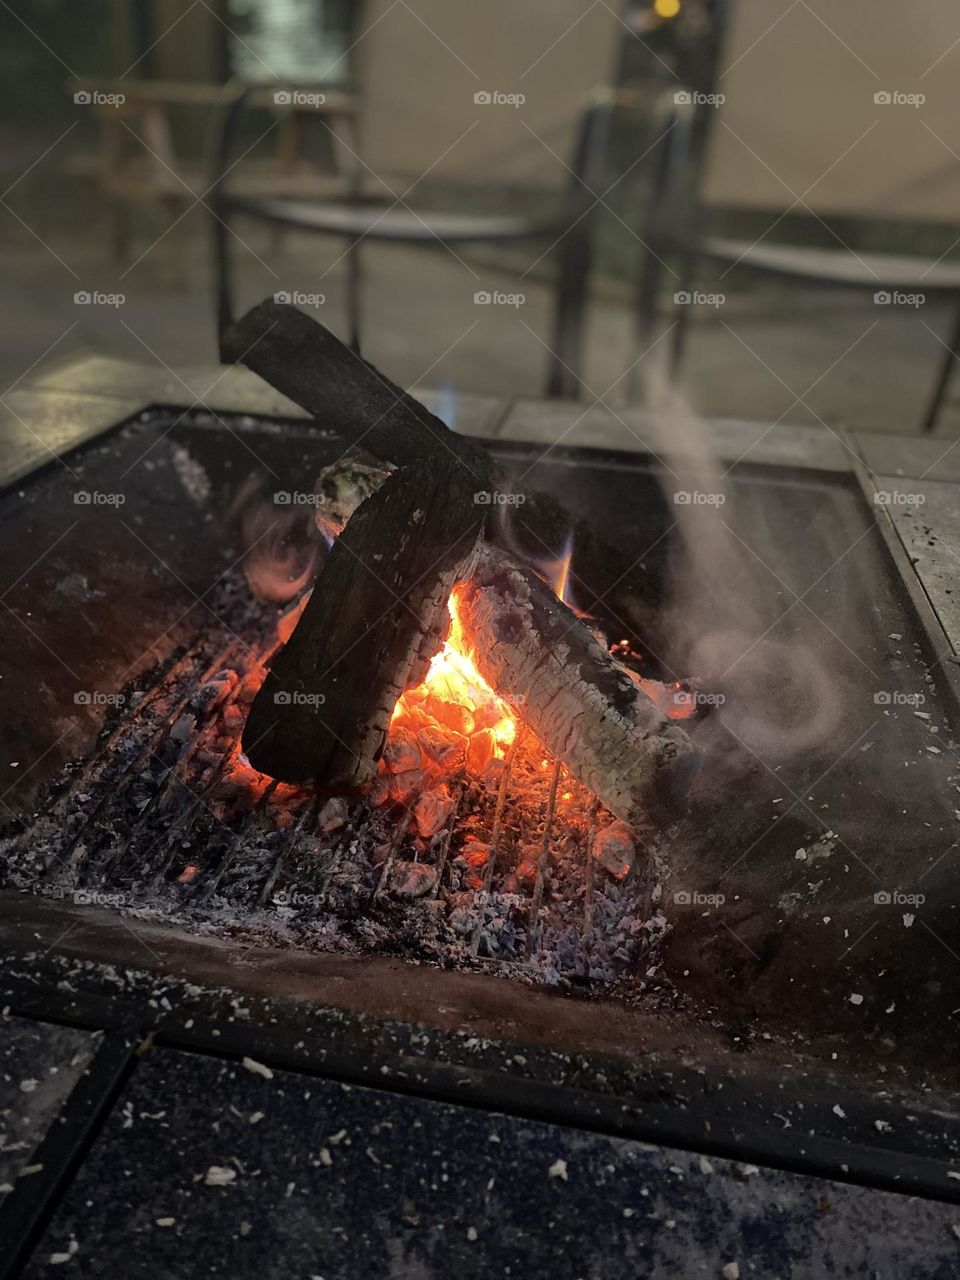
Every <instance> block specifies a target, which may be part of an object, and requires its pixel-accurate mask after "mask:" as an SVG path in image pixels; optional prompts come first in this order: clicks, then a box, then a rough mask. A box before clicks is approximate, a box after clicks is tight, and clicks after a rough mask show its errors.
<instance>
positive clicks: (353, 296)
mask: <svg viewBox="0 0 960 1280" xmlns="http://www.w3.org/2000/svg"><path fill="white" fill-rule="evenodd" d="M362 285H363V274H362V271H361V266H360V241H359V240H351V242H350V247H349V249H348V250H347V328H348V331H349V335H350V347H351V349H352V350H353V351H355V352H356V353H357V355H360V297H361V293H362Z"/></svg>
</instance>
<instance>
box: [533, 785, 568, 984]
mask: <svg viewBox="0 0 960 1280" xmlns="http://www.w3.org/2000/svg"><path fill="white" fill-rule="evenodd" d="M562 771H563V769H562V765H561V764H560V761H559V760H557V761H556V763H555V764H554V766H553V777H552V778H551V779H550V795H549V798H548V799H547V816H546V818H545V820H544V824H543V840H542V841H541V844H540V857H539V858H538V859H537V878H536V880H535V882H534V886H533V896H532V897H531V899H530V919H529V923H528V925H527V942H526V947H525V955H526V958H527V959H528V960H529V959H530V956H531V954H532V952H533V940H534V938H535V937H536V934H537V924H538V922H539V919H540V905H541V903H542V902H543V877H544V873H545V871H546V869H547V859H548V857H549V856H550V837H551V836H552V835H553V820H554V818H555V817H556V813H557V788H558V787H559V785H560V774H561V773H562Z"/></svg>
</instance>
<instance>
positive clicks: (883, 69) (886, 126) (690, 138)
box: [636, 0, 960, 431]
mask: <svg viewBox="0 0 960 1280" xmlns="http://www.w3.org/2000/svg"><path fill="white" fill-rule="evenodd" d="M719 12H720V22H721V31H722V39H721V41H720V50H721V52H720V56H719V58H718V60H717V64H716V66H715V68H714V72H713V75H712V78H711V83H709V84H706V85H704V86H701V88H700V90H699V91H694V90H692V89H691V90H678V89H676V87H674V88H671V89H670V90H669V91H668V92H667V93H666V94H665V95H664V98H663V100H662V103H661V108H662V109H661V113H660V118H661V121H662V124H661V127H662V128H666V130H667V132H666V134H665V137H664V141H663V144H662V146H661V149H660V154H659V159H658V162H657V164H658V167H657V175H656V180H655V182H654V186H653V195H652V200H651V204H650V208H649V210H648V232H647V234H648V236H649V241H650V244H651V247H652V249H653V250H654V254H650V255H648V256H647V258H646V260H645V262H644V267H643V270H642V272H641V276H640V278H639V282H638V292H637V313H636V314H637V330H638V338H639V341H640V342H641V343H642V344H644V345H646V344H648V343H649V341H650V339H651V337H652V334H653V332H654V330H655V327H656V315H657V308H658V302H659V297H660V292H661V287H660V286H661V283H662V275H663V265H662V263H661V262H660V261H659V259H662V258H663V257H664V256H665V255H667V254H670V253H673V254H676V255H677V256H678V259H679V263H680V280H679V289H678V290H677V293H679V294H680V295H683V294H689V293H691V292H692V291H693V287H694V283H695V280H696V273H697V267H698V264H699V263H700V262H701V261H703V260H706V261H710V262H714V263H717V264H721V265H724V266H726V267H727V268H728V269H730V270H732V269H734V268H735V269H737V270H743V271H752V272H755V273H761V274H768V275H776V276H780V277H783V278H786V279H792V280H795V281H802V282H803V283H805V284H817V285H825V286H845V287H849V288H856V289H862V290H866V291H869V292H871V293H873V294H874V295H875V301H876V302H878V303H884V302H888V303H890V304H891V305H896V300H897V297H898V296H902V295H906V294H920V295H923V296H925V297H929V296H931V295H938V296H940V297H944V298H948V299H950V300H951V301H953V302H956V303H958V304H960V264H958V263H956V262H946V261H943V260H941V259H936V260H934V259H926V258H921V257H918V256H904V255H892V254H887V253H873V252H870V253H860V252H854V250H852V249H851V248H849V247H848V246H847V245H846V244H845V243H844V242H843V240H842V238H841V236H840V234H839V232H838V231H837V230H836V228H835V226H834V225H831V223H830V219H837V218H843V217H856V218H861V219H864V220H869V221H870V222H874V223H878V222H882V221H884V220H896V221H898V222H901V223H902V222H918V223H938V224H946V225H948V226H953V225H954V224H955V223H956V221H957V213H958V211H960V164H958V163H956V161H957V159H958V152H960V137H958V135H957V130H956V123H955V122H956V113H955V110H954V87H953V86H954V82H955V80H956V75H957V71H958V69H960V44H957V41H956V37H957V30H956V29H955V28H956V22H955V20H954V19H953V15H951V14H949V13H948V12H947V11H946V10H945V9H944V7H943V6H942V5H938V4H936V3H935V0H919V3H918V4H916V5H914V6H910V7H909V8H905V7H904V6H903V5H902V4H901V3H899V0H847V3H846V4H845V5H843V6H842V7H838V6H836V5H834V4H829V3H827V0H810V2H809V3H807V0H804V3H803V4H800V5H798V4H796V3H795V0H794V2H791V0H726V3H724V4H722V5H720V6H719ZM917 95H920V96H922V97H923V98H925V101H924V102H922V103H915V102H913V101H912V99H915V98H916V97H917ZM698 177H699V181H698ZM730 210H760V211H769V212H770V214H771V223H770V226H769V227H768V228H767V230H766V231H764V233H763V234H762V235H761V236H759V237H758V238H756V239H755V240H753V241H750V240H746V239H733V238H729V237H725V236H722V235H718V234H716V232H715V231H714V230H713V226H712V224H715V221H716V215H718V214H721V213H723V212H725V211H730ZM795 210H799V211H802V212H804V213H807V214H809V215H810V216H811V217H812V218H813V219H815V220H816V221H817V222H819V223H820V224H821V225H822V226H823V227H824V228H826V229H827V231H829V232H830V234H831V235H832V236H833V237H834V240H835V242H836V243H835V245H833V246H832V247H829V248H822V247H812V246H807V245H797V244H786V243H783V242H782V241H781V242H777V240H776V236H775V233H776V231H777V228H778V227H781V226H782V223H783V220H784V218H785V217H786V215H787V214H788V213H791V212H793V211H795ZM945 256H946V255H944V257H945ZM675 296H676V295H675ZM690 311H691V308H690V307H689V306H686V305H679V304H677V303H676V302H675V304H674V308H673V319H674V320H675V321H676V327H675V329H674V331H673V335H672V367H673V369H674V372H675V373H676V371H677V370H678V369H679V366H680V363H681V361H682V358H683V356H684V354H685V350H686V345H687V338H688V332H689V320H690ZM946 345H947V350H946V352H945V356H944V359H943V360H942V361H941V362H940V367H939V370H938V373H937V378H936V382H935V386H934V389H933V392H932V394H931V397H930V399H929V401H928V404H927V407H926V410H925V413H924V416H923V428H924V430H927V431H929V430H932V429H933V427H934V425H935V423H936V418H937V413H938V411H939V409H940V406H941V404H942V401H943V397H944V395H945V392H946V390H947V386H948V382H949V379H950V376H951V374H952V371H953V366H954V363H955V361H956V359H957V357H958V355H960V310H958V315H957V319H956V320H955V322H954V326H953V330H952V333H951V335H950V338H949V342H948V344H946Z"/></svg>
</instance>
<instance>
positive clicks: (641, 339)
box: [625, 244, 665, 402]
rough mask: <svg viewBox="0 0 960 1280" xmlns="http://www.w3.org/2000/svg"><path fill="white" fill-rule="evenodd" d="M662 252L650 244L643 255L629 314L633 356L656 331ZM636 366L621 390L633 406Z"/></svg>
mask: <svg viewBox="0 0 960 1280" xmlns="http://www.w3.org/2000/svg"><path fill="white" fill-rule="evenodd" d="M664 252H665V250H663V251H662V250H661V247H660V246H658V245H657V244H654V245H653V246H652V248H651V249H649V250H645V251H644V256H643V262H642V264H641V266H640V272H639V278H638V283H637V293H636V300H635V303H634V312H633V336H634V345H635V347H636V354H637V356H639V355H640V354H641V353H642V352H644V351H646V350H647V349H648V348H649V347H650V345H651V344H652V342H653V340H654V336H655V334H656V328H657V303H658V302H659V300H660V289H661V285H662V282H663V257H664ZM640 385H641V383H640V366H639V364H634V365H633V366H632V368H631V369H630V371H629V373H628V374H627V377H626V382H625V390H626V395H627V399H628V400H630V401H632V402H636V401H638V400H639V399H640Z"/></svg>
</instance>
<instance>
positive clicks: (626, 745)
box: [458, 545, 696, 828]
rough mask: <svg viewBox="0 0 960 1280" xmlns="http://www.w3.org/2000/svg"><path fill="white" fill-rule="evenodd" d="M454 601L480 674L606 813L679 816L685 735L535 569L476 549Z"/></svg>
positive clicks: (689, 756) (686, 779) (637, 822)
mask: <svg viewBox="0 0 960 1280" xmlns="http://www.w3.org/2000/svg"><path fill="white" fill-rule="evenodd" d="M458 605H459V613H460V616H461V618H462V620H463V624H464V630H465V632H466V634H467V635H469V637H470V639H471V642H472V644H473V646H474V652H473V659H474V662H475V663H476V665H477V668H478V670H479V671H480V673H481V674H482V675H483V676H484V678H485V679H486V680H487V681H488V682H489V683H490V684H491V685H492V686H493V687H494V688H495V689H496V690H497V692H498V693H499V694H500V696H501V697H503V698H506V699H507V700H508V701H511V702H514V703H516V704H517V705H518V707H519V708H520V712H521V714H522V716H523V719H524V721H525V722H526V723H527V725H528V726H529V727H530V728H531V729H532V730H533V732H534V733H535V734H536V735H537V737H538V738H539V739H540V741H541V742H542V743H543V745H544V746H545V747H546V748H547V749H548V750H550V751H552V752H554V753H555V754H556V755H557V756H558V757H559V759H561V760H562V761H563V762H564V764H566V765H567V766H568V768H569V769H570V770H571V772H572V773H573V774H574V775H575V776H576V777H577V778H578V779H579V780H580V781H581V782H582V783H583V784H584V786H586V787H589V788H590V790H591V791H592V792H593V793H594V795H596V796H597V797H598V798H599V799H600V800H601V801H602V802H603V804H605V805H606V807H607V808H608V809H609V810H610V811H611V812H612V813H613V814H615V815H616V816H617V817H618V818H622V819H623V820H624V821H625V822H628V823H630V824H631V826H636V827H639V828H643V827H645V826H647V825H649V823H650V822H651V821H653V822H663V821H670V820H671V819H672V818H675V817H676V816H677V813H678V810H679V808H680V806H681V804H682V801H683V798H684V796H685V794H686V791H687V788H688V786H689V783H690V780H691V778H692V775H693V772H694V770H695V768H696V755H695V753H694V750H693V746H692V744H691V743H690V740H689V738H688V737H687V735H686V734H685V733H684V731H683V730H682V729H681V728H680V727H679V726H678V725H676V724H673V723H671V721H670V720H668V719H667V718H666V717H665V716H664V714H663V712H662V711H660V710H659V708H658V707H657V706H656V705H655V704H654V703H653V702H652V701H651V700H650V699H649V698H648V697H647V696H646V694H645V693H643V692H642V690H641V689H640V688H639V687H638V686H637V684H636V682H635V681H634V680H632V679H631V678H630V677H629V676H628V675H627V673H626V672H625V671H624V670H623V669H622V668H621V667H620V666H619V664H618V663H616V662H615V661H614V660H613V659H612V658H611V656H610V654H609V653H608V652H607V651H606V649H604V648H603V646H602V645H601V644H600V643H599V642H598V640H597V639H596V637H595V636H594V634H593V632H592V631H590V629H589V628H588V627H586V626H584V625H583V623H581V622H580V621H579V619H578V618H576V616H575V615H574V614H572V613H571V611H570V610H569V609H567V608H566V606H565V605H563V604H562V603H561V601H559V600H557V598H556V597H555V596H554V594H553V593H552V592H551V591H550V590H549V588H548V587H547V586H546V585H545V584H544V583H543V582H541V581H540V579H539V578H537V577H536V575H535V574H533V573H532V572H531V571H530V570H528V569H526V568H524V567H522V566H521V565H519V564H518V563H517V562H516V561H515V560H513V559H512V558H511V557H509V556H507V555H505V554H504V553H503V552H502V551H499V550H497V549H494V548H492V547H490V546H489V545H487V546H484V547H483V548H482V550H481V553H480V557H479V560H478V563H477V567H476V568H475V570H474V572H473V573H472V575H471V576H470V577H469V578H468V579H466V580H465V581H464V582H463V583H462V584H461V586H460V589H459V592H458Z"/></svg>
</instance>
